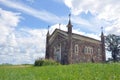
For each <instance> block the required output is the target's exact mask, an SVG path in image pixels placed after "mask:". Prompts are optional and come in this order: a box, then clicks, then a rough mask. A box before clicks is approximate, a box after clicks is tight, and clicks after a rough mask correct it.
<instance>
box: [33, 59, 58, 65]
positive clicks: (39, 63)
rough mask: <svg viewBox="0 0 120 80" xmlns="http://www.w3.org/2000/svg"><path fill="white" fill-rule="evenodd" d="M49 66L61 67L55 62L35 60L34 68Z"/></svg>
mask: <svg viewBox="0 0 120 80" xmlns="http://www.w3.org/2000/svg"><path fill="white" fill-rule="evenodd" d="M47 65H60V63H58V62H56V61H53V60H48V59H45V60H42V59H38V60H35V63H34V66H47Z"/></svg>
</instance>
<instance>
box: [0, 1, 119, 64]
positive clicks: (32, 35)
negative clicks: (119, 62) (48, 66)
mask: <svg viewBox="0 0 120 80" xmlns="http://www.w3.org/2000/svg"><path fill="white" fill-rule="evenodd" d="M119 4H120V1H119V0H116V1H114V0H105V1H104V0H0V59H1V60H0V63H12V64H21V63H34V60H35V59H37V58H39V57H44V55H45V36H46V32H47V30H48V25H50V29H49V30H50V33H52V32H53V31H54V29H55V28H59V24H61V25H60V29H62V30H65V31H66V30H67V28H66V25H67V23H68V15H69V13H71V21H72V24H73V32H74V33H78V34H82V35H85V36H89V37H93V38H95V39H98V40H99V39H100V37H99V36H100V33H101V27H102V26H103V27H104V33H105V34H106V35H107V34H110V33H114V34H120V14H119V13H120V6H119ZM107 57H109V55H107Z"/></svg>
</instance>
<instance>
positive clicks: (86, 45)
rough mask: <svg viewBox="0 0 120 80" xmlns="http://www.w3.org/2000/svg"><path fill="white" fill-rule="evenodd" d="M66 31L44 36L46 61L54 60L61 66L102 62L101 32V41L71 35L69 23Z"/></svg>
mask: <svg viewBox="0 0 120 80" xmlns="http://www.w3.org/2000/svg"><path fill="white" fill-rule="evenodd" d="M66 27H67V28H68V30H67V31H63V30H60V29H55V31H54V32H53V33H52V34H51V35H50V33H49V30H48V32H47V35H46V54H45V58H46V59H52V60H55V61H57V62H59V63H61V64H73V63H80V62H82V63H83V62H104V61H105V60H106V58H105V41H104V33H103V31H101V40H96V39H94V38H91V37H87V36H84V35H80V34H76V33H72V27H73V25H72V23H71V19H70V16H69V21H68V24H67V26H66Z"/></svg>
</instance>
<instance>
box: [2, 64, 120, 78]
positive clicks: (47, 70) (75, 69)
mask: <svg viewBox="0 0 120 80" xmlns="http://www.w3.org/2000/svg"><path fill="white" fill-rule="evenodd" d="M0 80H120V64H119V63H114V64H93V63H81V64H74V65H59V66H43V67H34V66H31V65H26V66H25V65H24V66H2V65H1V66H0Z"/></svg>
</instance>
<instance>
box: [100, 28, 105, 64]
mask: <svg viewBox="0 0 120 80" xmlns="http://www.w3.org/2000/svg"><path fill="white" fill-rule="evenodd" d="M101 47H102V60H103V62H104V61H105V60H106V55H105V36H104V33H103V27H101Z"/></svg>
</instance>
